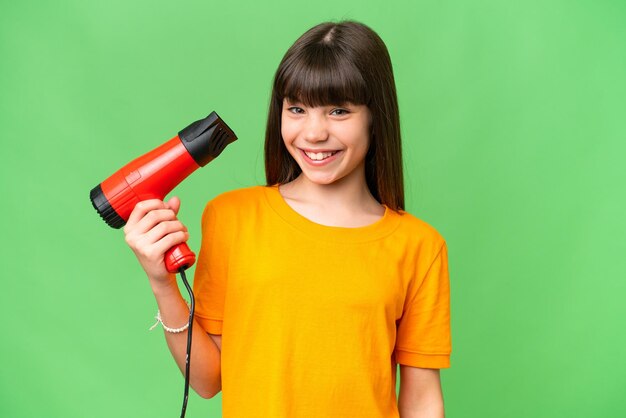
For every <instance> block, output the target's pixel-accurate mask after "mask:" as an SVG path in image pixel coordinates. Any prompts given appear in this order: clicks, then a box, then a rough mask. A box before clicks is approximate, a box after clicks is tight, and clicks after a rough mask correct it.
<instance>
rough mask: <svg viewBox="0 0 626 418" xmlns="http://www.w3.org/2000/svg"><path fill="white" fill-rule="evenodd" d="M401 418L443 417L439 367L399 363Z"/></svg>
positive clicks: (399, 407)
mask: <svg viewBox="0 0 626 418" xmlns="http://www.w3.org/2000/svg"><path fill="white" fill-rule="evenodd" d="M398 410H399V411H400V417H401V418H444V409H443V394H442V391H441V382H440V378H439V369H422V368H418V367H411V366H405V365H402V364H401V365H400V396H399V398H398Z"/></svg>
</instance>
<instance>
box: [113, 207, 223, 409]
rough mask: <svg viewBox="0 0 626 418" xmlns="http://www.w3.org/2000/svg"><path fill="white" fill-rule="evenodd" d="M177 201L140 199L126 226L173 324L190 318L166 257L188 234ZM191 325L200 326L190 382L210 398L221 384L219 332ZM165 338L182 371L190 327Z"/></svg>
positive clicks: (128, 238)
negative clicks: (179, 218)
mask: <svg viewBox="0 0 626 418" xmlns="http://www.w3.org/2000/svg"><path fill="white" fill-rule="evenodd" d="M179 207H180V201H178V199H172V200H170V201H169V202H168V203H165V202H162V201H160V200H146V201H143V202H140V203H139V204H137V206H136V207H135V209H134V210H133V212H132V214H131V215H130V217H129V219H128V222H127V223H126V226H125V227H124V233H125V235H126V242H127V243H128V245H129V246H130V247H131V249H132V250H133V252H134V253H135V255H136V256H137V259H138V260H139V263H140V264H141V266H142V267H143V269H144V271H145V272H146V274H147V276H148V280H149V282H150V286H151V288H152V292H153V293H154V296H155V298H156V301H157V305H158V307H159V310H160V311H161V318H162V320H163V322H164V323H166V324H167V325H168V326H170V327H174V328H175V327H180V326H182V325H184V324H185V323H187V322H188V321H189V308H188V307H187V304H186V303H185V301H184V299H183V297H182V295H181V294H180V291H179V290H178V285H177V284H176V276H175V275H174V274H170V273H168V272H167V270H166V269H165V264H164V262H163V256H164V254H165V252H166V251H167V250H168V249H170V248H171V247H173V246H174V245H176V244H179V243H181V242H184V241H186V240H187V238H188V237H189V234H188V233H187V228H185V226H184V225H183V224H182V223H180V221H178V220H177V219H176V213H177V212H178V209H179ZM193 326H194V328H195V329H196V330H198V331H197V332H195V333H194V334H193V342H192V348H191V375H190V376H189V382H190V385H191V387H192V388H193V389H194V390H195V391H196V392H197V393H198V394H199V395H200V396H202V397H203V398H211V397H213V396H215V395H216V394H217V393H218V392H219V391H220V390H221V370H220V357H221V353H220V348H221V337H219V338H218V336H210V335H209V334H207V333H206V332H203V331H204V330H203V328H202V327H201V326H200V324H199V323H198V322H197V321H194V325H193ZM165 339H166V341H167V345H168V347H169V349H170V352H171V353H172V356H173V357H174V360H175V361H176V364H177V365H178V368H179V369H180V370H181V372H183V373H184V370H185V357H186V347H187V331H184V332H181V333H178V334H173V333H169V332H165Z"/></svg>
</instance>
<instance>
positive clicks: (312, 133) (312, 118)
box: [304, 114, 328, 142]
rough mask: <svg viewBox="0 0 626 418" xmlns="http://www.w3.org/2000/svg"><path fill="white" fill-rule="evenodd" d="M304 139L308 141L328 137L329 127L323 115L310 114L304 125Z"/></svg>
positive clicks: (316, 140) (317, 140)
mask: <svg viewBox="0 0 626 418" xmlns="http://www.w3.org/2000/svg"><path fill="white" fill-rule="evenodd" d="M304 139H305V140H306V141H308V142H320V141H325V140H327V139H328V127H327V126H326V120H325V119H324V117H323V116H320V115H313V114H312V115H309V117H308V118H307V120H306V123H305V125H304Z"/></svg>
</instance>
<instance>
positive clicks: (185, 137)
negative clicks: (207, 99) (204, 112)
mask: <svg viewBox="0 0 626 418" xmlns="http://www.w3.org/2000/svg"><path fill="white" fill-rule="evenodd" d="M178 137H179V138H180V140H181V142H182V143H183V145H184V146H185V148H187V151H189V154H190V155H191V156H192V157H193V159H194V160H195V161H196V162H197V163H198V165H199V166H200V167H204V166H205V165H207V164H208V163H209V162H211V160H213V159H214V158H216V157H217V156H218V155H220V153H221V152H222V151H224V148H226V146H227V145H228V144H230V143H231V142H233V141H235V140H237V136H236V135H235V133H234V132H233V131H232V129H230V128H229V127H228V125H226V123H225V122H224V121H223V120H222V119H221V118H220V117H219V116H218V114H217V113H215V112H211V114H210V115H209V116H207V117H206V118H204V119H200V120H198V121H195V122H194V123H192V124H191V125H189V126H187V127H186V128H185V129H183V130H182V131H180V132H179V133H178Z"/></svg>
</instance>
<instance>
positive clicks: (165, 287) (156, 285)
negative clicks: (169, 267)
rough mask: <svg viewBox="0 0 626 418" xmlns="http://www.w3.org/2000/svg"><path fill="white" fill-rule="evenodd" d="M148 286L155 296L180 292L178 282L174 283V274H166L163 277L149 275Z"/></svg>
mask: <svg viewBox="0 0 626 418" xmlns="http://www.w3.org/2000/svg"><path fill="white" fill-rule="evenodd" d="M149 280H150V287H151V288H152V293H154V295H155V296H157V297H159V296H169V295H172V294H180V291H179V290H178V284H177V283H176V275H174V274H168V275H167V276H166V277H165V278H158V279H157V278H153V277H149Z"/></svg>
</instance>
